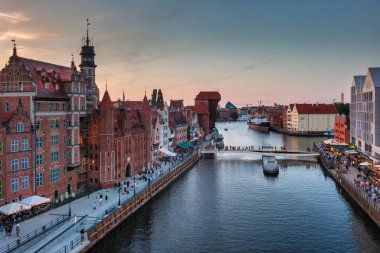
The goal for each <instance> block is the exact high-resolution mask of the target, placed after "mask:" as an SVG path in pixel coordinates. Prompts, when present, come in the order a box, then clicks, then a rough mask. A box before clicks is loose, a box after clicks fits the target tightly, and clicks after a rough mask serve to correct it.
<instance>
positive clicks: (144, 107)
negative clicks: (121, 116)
mask: <svg viewBox="0 0 380 253" xmlns="http://www.w3.org/2000/svg"><path fill="white" fill-rule="evenodd" d="M141 110H142V111H149V110H150V105H149V102H148V98H147V97H146V95H145V96H144V98H143V101H142V105H141Z"/></svg>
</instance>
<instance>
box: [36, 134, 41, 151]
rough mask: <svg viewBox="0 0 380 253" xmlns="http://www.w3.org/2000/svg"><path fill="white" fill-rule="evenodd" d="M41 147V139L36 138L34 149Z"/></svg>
mask: <svg viewBox="0 0 380 253" xmlns="http://www.w3.org/2000/svg"><path fill="white" fill-rule="evenodd" d="M41 147H42V137H38V138H36V148H41Z"/></svg>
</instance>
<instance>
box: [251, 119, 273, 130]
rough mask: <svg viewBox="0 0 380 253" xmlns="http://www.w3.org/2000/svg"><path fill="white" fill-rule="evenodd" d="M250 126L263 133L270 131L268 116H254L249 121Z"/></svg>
mask: <svg viewBox="0 0 380 253" xmlns="http://www.w3.org/2000/svg"><path fill="white" fill-rule="evenodd" d="M248 127H249V128H250V129H253V130H257V131H260V132H263V133H269V121H268V120H267V119H266V118H254V119H251V120H250V121H248Z"/></svg>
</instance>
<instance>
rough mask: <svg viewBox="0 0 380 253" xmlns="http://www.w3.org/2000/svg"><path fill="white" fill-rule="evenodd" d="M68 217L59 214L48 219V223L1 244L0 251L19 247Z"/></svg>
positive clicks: (9, 250)
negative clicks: (52, 218)
mask: <svg viewBox="0 0 380 253" xmlns="http://www.w3.org/2000/svg"><path fill="white" fill-rule="evenodd" d="M68 219H69V217H68V216H66V215H65V216H61V217H58V218H57V219H56V220H52V221H50V222H49V223H46V224H45V225H43V226H42V227H40V228H37V229H35V230H34V231H32V232H30V233H28V234H26V235H23V236H20V237H19V238H18V239H17V240H16V241H13V242H11V243H9V244H7V245H5V246H3V247H2V248H0V252H1V253H3V252H11V251H12V250H14V249H16V248H18V247H20V246H21V245H23V244H25V243H27V242H29V241H31V240H33V239H34V238H36V237H37V236H39V235H41V234H43V233H45V232H46V231H48V230H49V229H51V228H53V227H55V226H57V225H59V224H61V223H62V222H64V221H66V220H68Z"/></svg>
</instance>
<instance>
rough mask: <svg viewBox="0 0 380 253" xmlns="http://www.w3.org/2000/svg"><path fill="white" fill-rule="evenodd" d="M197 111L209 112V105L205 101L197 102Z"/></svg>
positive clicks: (198, 112) (200, 112)
mask: <svg viewBox="0 0 380 253" xmlns="http://www.w3.org/2000/svg"><path fill="white" fill-rule="evenodd" d="M194 111H195V113H197V114H209V113H210V112H209V111H208V107H207V105H206V104H204V103H196V104H195V109H194Z"/></svg>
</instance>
